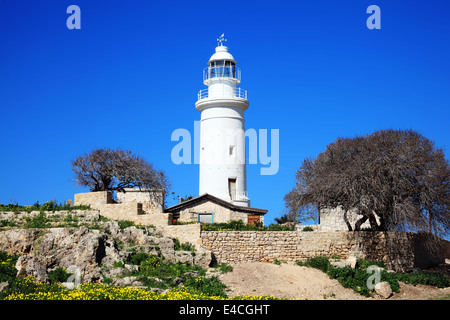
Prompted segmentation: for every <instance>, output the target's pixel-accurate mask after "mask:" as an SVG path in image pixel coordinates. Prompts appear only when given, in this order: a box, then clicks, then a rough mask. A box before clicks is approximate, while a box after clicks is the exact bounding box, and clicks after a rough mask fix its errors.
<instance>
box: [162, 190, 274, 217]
mask: <svg viewBox="0 0 450 320" xmlns="http://www.w3.org/2000/svg"><path fill="white" fill-rule="evenodd" d="M205 200H206V201H212V202H215V203H218V204H221V205H223V206H224V207H227V208H229V209H231V210H234V211H239V212H245V213H247V214H256V215H264V214H266V213H267V211H268V210H266V209H258V208H251V207H242V206H237V205H235V204H232V203H230V202H228V201H225V200H222V199H220V198H217V197H214V196H212V195H210V194H208V193H205V194H203V195H201V196H199V197H197V198H194V199H191V200H187V201H184V202H181V203H179V204H176V205H174V206H172V207H169V208H165V209H164V212H177V211H179V210H182V209H184V208H186V207H189V206H191V205H195V204H196V203H198V202H201V201H205Z"/></svg>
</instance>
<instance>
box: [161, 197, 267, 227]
mask: <svg viewBox="0 0 450 320" xmlns="http://www.w3.org/2000/svg"><path fill="white" fill-rule="evenodd" d="M164 212H166V213H169V214H170V215H172V216H171V218H172V219H173V220H175V221H180V222H204V223H222V222H228V221H230V220H242V221H243V222H244V223H250V224H252V223H264V215H265V214H266V213H267V210H265V209H258V208H251V207H243V206H238V205H235V204H233V203H230V202H228V201H225V200H222V199H220V198H217V197H215V196H212V195H210V194H207V193H205V194H203V195H201V196H199V197H197V198H194V199H191V200H187V201H184V202H181V203H179V204H177V205H174V206H172V207H169V208H166V209H165V210H164ZM169 219H170V218H169Z"/></svg>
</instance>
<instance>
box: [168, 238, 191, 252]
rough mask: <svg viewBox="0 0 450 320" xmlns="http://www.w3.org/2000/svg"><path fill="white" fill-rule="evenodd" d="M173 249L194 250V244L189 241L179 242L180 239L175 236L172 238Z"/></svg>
mask: <svg viewBox="0 0 450 320" xmlns="http://www.w3.org/2000/svg"><path fill="white" fill-rule="evenodd" d="M173 244H174V249H175V250H177V251H178V250H181V251H195V245H193V244H192V243H190V242H183V243H180V240H178V239H177V238H174V239H173Z"/></svg>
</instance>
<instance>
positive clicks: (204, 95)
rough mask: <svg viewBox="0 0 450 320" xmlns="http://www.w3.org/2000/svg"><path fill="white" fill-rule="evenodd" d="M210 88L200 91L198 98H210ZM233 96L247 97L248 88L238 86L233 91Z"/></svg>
mask: <svg viewBox="0 0 450 320" xmlns="http://www.w3.org/2000/svg"><path fill="white" fill-rule="evenodd" d="M208 97H209V95H208V89H207V88H206V89H202V90H200V91H199V92H198V100H202V99H206V98H208ZM233 98H242V99H247V90H244V89H241V88H236V89H235V90H234V92H233Z"/></svg>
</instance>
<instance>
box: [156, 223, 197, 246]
mask: <svg viewBox="0 0 450 320" xmlns="http://www.w3.org/2000/svg"><path fill="white" fill-rule="evenodd" d="M201 230H202V227H201V225H200V223H196V224H186V225H172V226H164V228H162V229H161V231H162V233H163V235H164V236H166V237H170V238H177V239H178V240H180V243H184V242H189V243H191V244H193V245H195V246H196V248H197V249H198V248H200V247H201V245H200V244H201V240H200V233H201Z"/></svg>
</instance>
